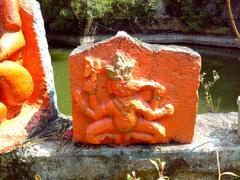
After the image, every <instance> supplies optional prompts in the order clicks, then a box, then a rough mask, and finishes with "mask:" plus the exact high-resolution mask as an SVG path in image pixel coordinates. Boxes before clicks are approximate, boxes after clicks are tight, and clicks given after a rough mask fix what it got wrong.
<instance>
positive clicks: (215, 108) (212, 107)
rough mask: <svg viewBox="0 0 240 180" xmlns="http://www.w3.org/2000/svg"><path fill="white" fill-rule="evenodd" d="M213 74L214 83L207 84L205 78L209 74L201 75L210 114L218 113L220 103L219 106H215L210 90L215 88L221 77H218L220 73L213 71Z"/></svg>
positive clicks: (208, 82)
mask: <svg viewBox="0 0 240 180" xmlns="http://www.w3.org/2000/svg"><path fill="white" fill-rule="evenodd" d="M212 73H213V81H207V82H205V76H206V74H207V73H202V74H201V75H200V82H201V85H202V86H203V88H204V98H205V100H206V104H207V108H208V110H209V111H210V112H218V111H219V103H220V101H218V103H217V106H215V105H214V102H213V98H212V95H211V93H210V89H211V88H212V87H213V85H214V84H215V83H216V81H217V80H219V79H220V76H219V75H218V72H217V71H216V70H213V71H212Z"/></svg>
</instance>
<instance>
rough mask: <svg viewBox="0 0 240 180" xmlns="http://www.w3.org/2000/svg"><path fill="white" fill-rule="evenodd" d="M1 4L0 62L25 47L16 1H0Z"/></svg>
mask: <svg viewBox="0 0 240 180" xmlns="http://www.w3.org/2000/svg"><path fill="white" fill-rule="evenodd" d="M2 3H3V7H2V9H3V24H2V25H3V35H2V36H1V38H0V61H2V60H5V59H6V58H8V57H9V56H11V55H12V54H13V53H15V52H17V51H18V50H19V49H21V48H22V47H24V46H25V39H24V36H23V33H22V31H21V18H20V14H19V2H18V0H2Z"/></svg>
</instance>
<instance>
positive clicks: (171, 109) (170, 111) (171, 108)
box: [164, 104, 174, 115]
mask: <svg viewBox="0 0 240 180" xmlns="http://www.w3.org/2000/svg"><path fill="white" fill-rule="evenodd" d="M164 108H165V111H166V113H167V114H168V115H173V114H174V106H173V105H172V104H166V105H165V106H164Z"/></svg>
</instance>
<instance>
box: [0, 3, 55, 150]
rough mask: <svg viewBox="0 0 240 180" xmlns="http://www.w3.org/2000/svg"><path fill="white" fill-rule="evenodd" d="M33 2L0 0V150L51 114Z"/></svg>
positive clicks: (22, 136)
mask: <svg viewBox="0 0 240 180" xmlns="http://www.w3.org/2000/svg"><path fill="white" fill-rule="evenodd" d="M34 3H36V2H35V1H32V0H31V1H29V0H0V153H1V152H4V151H9V150H11V149H13V148H14V147H15V145H17V144H19V143H21V142H23V141H24V140H25V139H26V138H27V137H28V136H29V135H30V134H32V133H35V132H36V130H37V129H39V128H40V126H39V127H38V125H39V124H40V123H42V124H44V123H46V121H47V120H48V119H50V118H51V117H53V114H51V113H52V112H50V111H51V110H50V103H51V100H50V94H49V92H48V90H49V88H48V84H47V80H46V71H44V68H45V67H44V65H43V62H42V61H43V57H42V56H43V53H42V52H41V51H43V48H42V49H40V43H41V42H40V40H39V39H38V38H39V36H38V35H37V32H36V27H34V26H37V23H38V22H37V21H39V20H36V19H34V15H33V14H34V13H36V12H34V10H33V9H32V7H33V4H34ZM36 17H37V15H35V18H36ZM38 31H41V28H39V29H38ZM41 33H42V32H41ZM46 58H48V57H46ZM50 79H51V77H50ZM40 121H41V122H40Z"/></svg>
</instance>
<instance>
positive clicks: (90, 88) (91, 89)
mask: <svg viewBox="0 0 240 180" xmlns="http://www.w3.org/2000/svg"><path fill="white" fill-rule="evenodd" d="M83 90H84V91H86V92H88V93H95V91H96V82H95V81H92V80H87V81H86V82H85V83H84V85H83Z"/></svg>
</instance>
